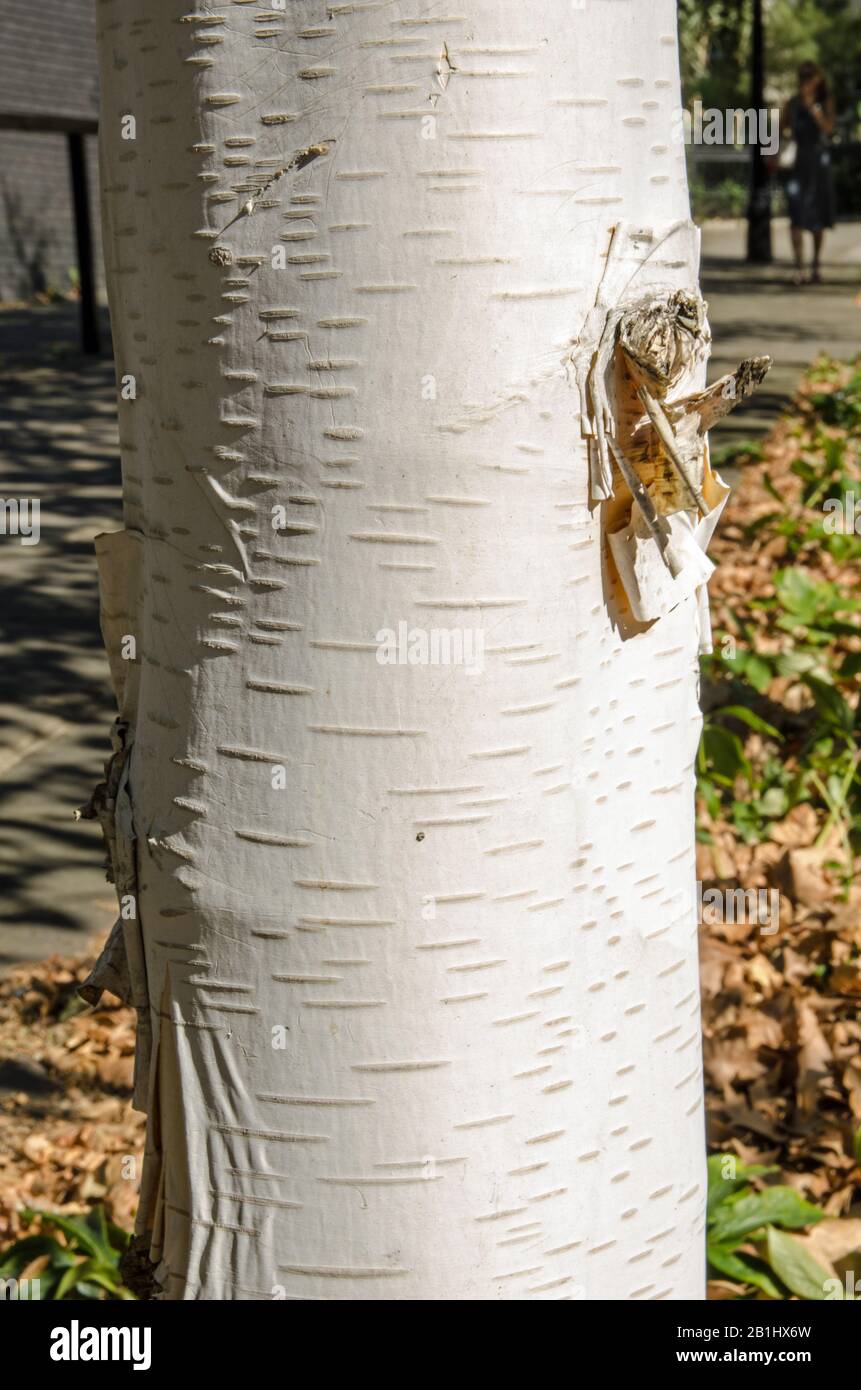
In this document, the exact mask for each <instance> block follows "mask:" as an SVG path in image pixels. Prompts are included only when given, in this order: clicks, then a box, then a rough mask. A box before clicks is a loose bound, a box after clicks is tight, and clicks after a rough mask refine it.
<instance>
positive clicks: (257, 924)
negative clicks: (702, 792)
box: [90, 0, 704, 1301]
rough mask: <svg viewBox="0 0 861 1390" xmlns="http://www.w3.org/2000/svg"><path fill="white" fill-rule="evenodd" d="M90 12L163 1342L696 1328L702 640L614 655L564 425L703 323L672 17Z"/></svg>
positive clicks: (576, 452) (620, 638) (132, 957)
mask: <svg viewBox="0 0 861 1390" xmlns="http://www.w3.org/2000/svg"><path fill="white" fill-rule="evenodd" d="M98 9H99V16H100V29H101V34H100V45H101V68H102V91H103V96H102V101H103V106H102V127H101V129H102V134H101V158H102V178H103V204H104V220H105V250H106V256H107V262H108V264H107V275H108V283H109V290H110V300H111V313H112V321H113V328H114V341H115V348H116V356H117V370H118V379H119V381H120V391H119V395H120V402H119V405H120V429H121V440H122V460H123V479H124V495H125V529H124V530H123V531H122V532H120V533H118V534H115V535H109V536H104V537H101V538H100V540H99V542H98V549H99V557H100V566H101V574H102V586H103V625H104V630H105V637H106V644H107V646H108V650H109V655H110V658H111V665H112V670H113V674H114V680H115V683H116V686H117V691H118V697H119V705H120V719H119V722H118V724H117V727H116V732H115V753H114V757H113V759H112V761H111V763H110V765H109V768H108V776H107V780H106V784H105V786H104V787H103V788H102V791H101V796H100V797H97V798H96V810H97V812H98V813H99V814H100V815H101V816H102V819H103V822H104V824H105V827H106V831H107V835H108V839H109V842H110V844H111V847H112V856H111V857H112V866H113V873H114V877H115V879H116V882H117V888H118V891H119V894H120V903H121V910H122V911H121V923H120V926H119V927H118V929H117V932H116V934H115V937H114V939H113V941H112V943H111V946H110V948H109V951H108V952H107V953H106V956H105V957H104V958H103V959H102V961H101V962H100V965H99V967H98V968H97V970H96V972H95V974H94V977H93V981H92V982H91V986H90V992H91V996H92V997H95V996H96V995H97V993H98V989H99V988H100V987H101V986H102V985H105V984H107V985H110V986H111V987H113V988H115V989H117V990H120V991H125V992H126V993H127V994H128V995H129V996H130V997H131V998H132V999H133V1002H134V1003H135V1004H136V1005H137V1007H138V1009H139V1017H140V1030H139V1039H138V1074H137V1088H138V1092H137V1093H138V1099H139V1101H140V1102H141V1103H142V1104H145V1105H146V1107H147V1109H148V1112H149V1133H148V1142H147V1156H146V1162H145V1169H144V1175H143V1183H142V1194H141V1207H140V1216H139V1229H140V1230H141V1232H144V1233H146V1234H147V1235H148V1236H149V1234H150V1233H151V1252H152V1258H153V1260H154V1261H155V1262H156V1263H157V1265H158V1279H159V1282H160V1284H161V1287H162V1289H163V1291H164V1296H165V1297H167V1298H169V1299H268V1298H272V1297H275V1298H279V1297H281V1298H287V1299H292V1300H296V1299H298V1300H327V1299H332V1300H353V1299H360V1300H461V1299H467V1300H494V1301H495V1300H530V1299H533V1300H534V1299H537V1300H550V1301H552V1300H557V1299H563V1300H565V1299H574V1298H586V1299H618V1300H627V1299H658V1298H661V1299H663V1298H688V1299H690V1298H700V1297H702V1296H703V1279H704V1257H703V1250H702V1230H703V1198H704V1183H703V1178H704V1139H703V1110H702V1081H701V1071H700V1036H699V1013H698V1007H699V1006H698V980H697V966H696V921H695V914H694V909H693V897H694V895H693V880H694V827H693V774H692V765H693V760H694V755H695V750H696V746H697V740H698V735H699V712H698V708H697V675H696V667H697V649H698V644H699V642H700V640H701V637H702V625H703V623H702V605H701V602H700V598H701V595H699V596H698V595H697V593H695V592H693V591H691V592H689V593H687V594H686V596H684V597H683V598H682V599H681V600H680V601H679V602H677V603H675V605H674V606H671V607H670V611H668V612H666V613H665V615H664V616H662V617H660V619H659V620H657V621H653V622H649V623H646V622H637V621H635V619H634V617H633V616H632V614H631V612H630V611H629V607H628V604H627V600H626V597H625V593H624V591H623V589H622V586H621V584H620V580H619V576H618V573H617V570H616V567H615V565H614V562H613V558H612V555H611V554H610V552H609V550H608V546H607V532H608V530H610V529H613V528H614V527H618V525H619V524H620V518H621V521H622V522H624V520H625V515H624V502H623V500H622V494H621V493H620V489H619V486H618V480H617V485H616V487H615V490H614V491H615V495H614V497H613V499H612V500H610V501H606V500H605V501H601V500H600V499H601V498H602V497H605V498H606V496H607V489H606V488H605V489H604V490H603V491H602V488H601V486H600V482H598V483H596V482H595V459H594V456H593V457H592V460H591V469H592V478H593V481H592V487H591V490H590V455H589V449H590V440H589V437H588V436H589V434H590V432H591V429H592V424H591V422H590V420H589V419H588V418H587V415H586V414H585V412H584V397H583V395H582V392H581V390H580V389H578V371H579V368H578V363H580V364H582V362H583V361H586V360H591V359H592V358H593V357H594V353H595V350H596V347H597V342H598V336H599V333H600V328H601V322H602V319H603V315H604V310H605V309H606V307H607V305H608V303H609V302H610V300H615V299H616V298H617V297H618V294H622V293H623V292H626V291H627V289H628V287H629V286H630V285H631V283H632V282H635V283H637V284H643V285H646V284H648V285H650V286H652V287H659V288H660V289H661V291H662V292H663V291H666V292H667V293H670V292H672V291H673V290H676V289H679V288H695V286H696V274H697V267H696V237H695V235H694V234H693V232H692V229H691V227H690V224H689V222H688V217H689V209H688V193H687V187H686V180H685V169H684V159H683V147H682V146H681V145H680V144H679V143H675V142H674V139H673V136H674V131H675V120H674V117H675V113H676V111H677V109H678V105H679V100H680V97H679V85H678V65H677V50H676V18H675V6H674V4H673V3H672V0H650V3H648V4H646V3H645V2H644V0H636V3H634V0H588V3H586V4H585V5H583V6H580V5H578V4H577V3H571V2H570V0H533V3H531V4H523V3H520V0H457V3H455V4H442V3H440V4H426V3H425V4H419V3H418V0H385V2H384V0H370V3H364V2H362V3H360V2H359V0H356V2H355V3H349V2H348V0H343V2H342V0H330V3H328V4H327V3H325V0H289V3H288V4H286V6H285V5H277V6H276V5H274V4H273V8H271V9H261V8H260V6H259V4H256V5H255V4H253V3H249V0H232V3H220V4H217V5H215V4H213V6H212V7H211V8H203V6H201V7H200V8H199V9H198V10H196V11H193V12H192V11H191V10H190V9H185V8H184V7H183V5H182V3H181V2H180V0H99V6H98ZM608 275H609V279H608ZM614 287H615V288H614ZM611 291H612V293H611ZM701 371H702V368H701V366H699V367H697V368H696V369H695V370H694V372H693V376H691V377H689V380H688V384H689V385H690V384H693V385H697V384H700V383H701ZM579 380H580V385H582V376H581V377H580V378H579ZM629 413H630V412H629ZM628 506H629V507H630V497H628Z"/></svg>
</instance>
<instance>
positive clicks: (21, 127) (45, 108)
mask: <svg viewBox="0 0 861 1390" xmlns="http://www.w3.org/2000/svg"><path fill="white" fill-rule="evenodd" d="M97 112H98V66H97V61H96V30H95V0H0V299H6V300H8V299H19V298H27V297H29V296H31V295H33V294H36V293H44V292H46V291H47V292H51V291H56V290H59V291H66V290H68V289H70V288H71V286H72V284H73V283H74V281H75V280H76V278H77V273H78V272H77V266H78V253H77V248H76V236H75V211H74V202H73V190H72V171H73V167H74V160H75V157H76V155H75V151H76V150H77V157H78V159H79V162H80V161H82V162H83V164H84V172H85V174H86V176H87V179H86V182H87V185H88V202H89V206H90V211H91V218H90V221H91V226H92V229H93V234H94V238H95V242H96V255H95V258H94V260H95V266H96V267H97V270H96V274H97V276H100V273H101V272H100V264H101V256H100V255H99V254H98V250H99V243H98V211H97V206H96V190H97V188H98V177H97V164H96V159H97V154H96V144H97V141H96V135H95V130H96V119H97ZM78 182H79V187H80V185H81V180H80V169H79V171H78Z"/></svg>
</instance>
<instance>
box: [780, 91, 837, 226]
mask: <svg viewBox="0 0 861 1390" xmlns="http://www.w3.org/2000/svg"><path fill="white" fill-rule="evenodd" d="M789 124H790V127H791V129H792V137H793V139H794V140H795V143H796V155H795V164H794V165H793V168H792V170H791V172H790V175H789V178H788V179H787V181H786V197H787V201H788V203H789V219H790V222H791V223H792V226H793V227H798V228H800V229H801V230H802V231H805V232H821V231H822V230H823V229H824V228H825V227H833V226H834V182H833V179H832V173H831V151H830V149H829V142H828V138H827V136H825V135H823V133H822V131H821V130H820V129H819V126H818V125H817V124H816V119H815V117H814V116H813V115H812V114H811V113H810V111H808V109H807V107H806V106H804V105H803V104H802V102H801V101H799V99H798V97H793V98H792V101H791V102H790V104H789Z"/></svg>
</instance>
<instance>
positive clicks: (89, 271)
mask: <svg viewBox="0 0 861 1390" xmlns="http://www.w3.org/2000/svg"><path fill="white" fill-rule="evenodd" d="M84 138H85V137H84V135H83V134H82V132H81V131H79V130H70V131H69V132H68V133H67V135H66V139H67V141H68V145H69V174H70V176H71V180H72V202H73V204H74V209H75V244H76V246H77V251H78V277H79V288H80V293H81V347H82V348H83V350H84V352H98V350H99V319H98V310H97V307H96V277H95V271H94V268H93V236H92V228H91V225H90V198H89V190H88V187H87V153H86V148H85V145H84Z"/></svg>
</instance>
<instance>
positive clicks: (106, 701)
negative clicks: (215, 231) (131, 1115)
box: [0, 223, 861, 970]
mask: <svg viewBox="0 0 861 1390" xmlns="http://www.w3.org/2000/svg"><path fill="white" fill-rule="evenodd" d="M743 248H744V225H743V224H742V223H723V224H711V225H709V226H708V227H707V228H706V230H705V232H704V236H703V252H704V263H703V286H704V292H705V294H706V297H707V299H708V300H709V310H710V318H711V324H712V332H713V336H714V352H713V356H712V378H714V377H715V376H718V375H720V374H721V373H722V372H725V371H728V370H730V369H731V368H733V367H735V366H736V365H737V364H738V362H739V361H740V360H741V358H742V357H745V356H750V355H751V354H753V353H762V352H768V353H770V354H771V355H772V356H773V357H774V358H775V366H774V368H773V369H772V372H771V374H770V375H769V377H768V380H767V382H766V389H764V390H762V391H760V392H759V393H757V395H756V396H755V397H754V398H753V400H752V401H750V402H748V403H747V404H746V405H744V406H742V407H740V408H739V410H738V411H737V412H736V413H734V414H733V415H731V416H730V417H729V419H728V421H727V422H725V423H724V424H723V425H722V426H721V428H720V429H719V430H717V431H715V434H714V436H713V442H714V444H715V445H716V446H717V447H718V448H720V447H721V446H722V445H723V444H725V443H727V442H731V441H733V440H736V441H737V440H740V439H749V438H751V437H756V435H757V434H760V433H761V432H762V431H764V430H765V429H767V428H768V427H769V425H770V424H771V423H772V421H773V420H774V419H775V418H776V417H777V415H778V414H779V412H780V411H781V410H782V409H783V408H784V406H785V405H786V404H787V403H788V401H789V400H790V399H791V396H792V393H793V390H794V388H795V384H796V382H797V380H798V377H799V376H800V374H801V372H802V371H803V369H804V367H806V366H807V364H808V363H809V362H810V361H811V360H812V359H813V358H814V357H816V356H817V354H818V353H820V352H824V351H827V352H831V353H833V354H834V355H835V356H841V357H850V356H854V355H855V354H856V353H857V352H858V351H859V350H861V307H859V306H858V305H856V303H855V299H856V298H857V297H858V295H859V292H861V223H854V224H847V225H845V226H842V227H839V228H838V229H837V231H836V232H835V233H834V234H833V235H832V236H830V238H829V241H828V243H827V246H826V263H825V267H824V273H825V283H824V284H822V285H819V286H811V287H805V288H803V289H801V290H794V289H790V288H789V287H788V280H789V265H788V260H786V259H785V260H784V261H783V263H782V264H777V265H775V266H771V267H767V268H750V267H748V266H746V265H745V264H744V262H743V259H742V255H743ZM775 249H776V251H777V252H778V254H779V255H783V256H784V257H788V234H787V232H786V230H785V226H783V225H782V224H778V225H777V227H776V229H775ZM104 341H105V342H108V341H109V334H108V329H107V323H106V322H105V326H104ZM0 422H2V424H3V426H4V427H5V428H4V430H3V435H2V438H0V497H38V498H40V500H41V504H42V515H41V522H42V539H41V542H40V544H39V545H35V546H23V545H21V544H20V539H19V538H17V537H9V536H0V592H2V594H3V617H2V622H0V970H2V969H4V968H5V967H8V966H9V965H10V964H12V963H13V962H16V961H25V960H36V959H39V958H41V957H44V956H46V955H49V954H50V953H51V952H53V951H61V952H64V951H74V950H78V949H79V948H80V947H81V945H82V944H83V942H84V940H85V939H86V937H87V936H89V935H90V934H91V933H92V932H94V931H98V930H103V929H105V928H106V927H107V926H108V925H109V924H110V922H111V921H112V920H113V907H114V896H113V889H112V888H111V887H110V885H108V884H107V883H106V882H105V880H104V875H103V873H102V871H101V869H100V867H99V866H100V864H101V859H102V851H101V836H100V833H99V831H98V828H97V827H96V826H95V825H94V824H92V823H87V822H77V823H76V822H75V821H74V819H73V816H74V810H75V808H76V807H77V806H79V805H80V804H81V803H82V802H83V801H84V800H86V798H87V796H88V795H89V792H90V789H91V787H92V785H93V783H94V781H95V780H96V778H97V777H98V775H99V773H100V770H101V765H102V763H103V761H104V759H105V757H106V756H107V753H108V730H109V725H110V721H111V718H112V716H113V709H112V699H111V696H110V693H109V689H108V681H107V666H106V662H105V659H104V656H103V653H102V649H101V638H100V635H99V630H98V615H97V588H96V569H95V562H94V557H93V550H92V538H93V536H95V535H96V534H97V532H99V531H101V530H106V529H114V528H116V527H117V526H119V525H120V524H121V523H120V515H121V513H120V493H119V465H118V457H117V433H116V416H115V409H114V383H113V369H112V367H111V364H110V361H109V359H108V358H107V357H106V356H104V357H101V358H97V359H95V360H94V359H86V358H82V357H81V356H80V354H79V352H78V349H77V312H76V309H75V307H74V306H73V305H54V306H49V307H45V308H36V309H26V310H21V309H9V310H0Z"/></svg>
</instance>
